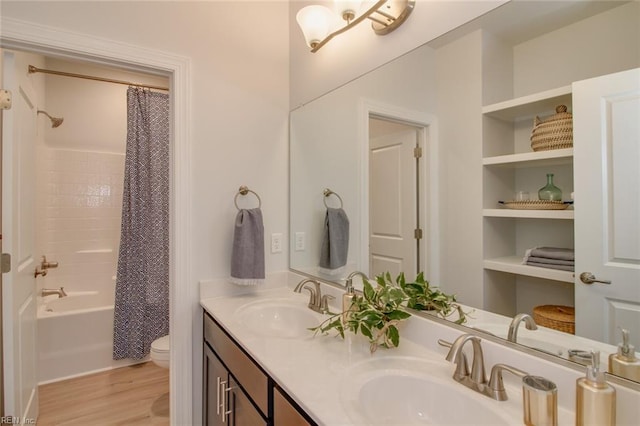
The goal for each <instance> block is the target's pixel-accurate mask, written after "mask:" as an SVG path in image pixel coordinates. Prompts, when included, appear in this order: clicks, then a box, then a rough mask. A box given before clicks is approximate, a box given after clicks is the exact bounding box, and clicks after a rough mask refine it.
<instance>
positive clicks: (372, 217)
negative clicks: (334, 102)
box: [369, 123, 419, 279]
mask: <svg viewBox="0 0 640 426" xmlns="http://www.w3.org/2000/svg"><path fill="white" fill-rule="evenodd" d="M394 124H395V123H394ZM395 125H396V126H398V124H395ZM402 127H403V130H401V131H400V132H395V133H391V134H385V135H382V136H378V137H371V138H370V140H369V274H370V276H376V275H378V274H380V273H382V272H386V271H389V272H390V273H391V276H392V277H394V278H395V277H396V276H397V275H398V274H399V273H400V272H404V273H405V275H407V277H408V278H410V279H411V278H413V277H415V274H416V273H417V269H418V267H419V265H418V242H417V240H416V238H415V233H414V232H415V230H416V228H417V218H418V212H417V206H418V199H417V196H418V191H417V170H418V169H417V159H416V157H415V155H414V149H415V148H416V146H417V143H418V140H419V139H418V132H419V130H418V129H417V128H413V127H410V126H406V125H403V126H402Z"/></svg>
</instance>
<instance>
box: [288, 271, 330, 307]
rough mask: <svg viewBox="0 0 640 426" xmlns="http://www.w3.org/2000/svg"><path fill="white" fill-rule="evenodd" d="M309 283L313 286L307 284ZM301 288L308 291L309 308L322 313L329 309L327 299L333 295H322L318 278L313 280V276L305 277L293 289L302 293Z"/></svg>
mask: <svg viewBox="0 0 640 426" xmlns="http://www.w3.org/2000/svg"><path fill="white" fill-rule="evenodd" d="M309 284H313V287H311V286H309ZM302 289H305V290H307V291H309V304H308V306H309V309H312V310H314V311H315V312H319V313H321V314H324V313H326V312H328V311H329V300H331V299H333V298H334V297H333V296H331V295H329V294H325V295H324V296H323V295H322V291H321V290H320V282H319V281H318V280H314V279H313V278H306V279H304V280H302V281H300V282H299V283H298V285H296V287H295V288H294V289H293V291H294V292H296V293H302Z"/></svg>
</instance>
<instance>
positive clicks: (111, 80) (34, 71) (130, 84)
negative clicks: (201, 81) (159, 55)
mask: <svg viewBox="0 0 640 426" xmlns="http://www.w3.org/2000/svg"><path fill="white" fill-rule="evenodd" d="M36 72H41V73H44V74H53V75H61V76H64V77H76V78H84V79H85V80H95V81H104V82H107V83H116V84H126V85H127V86H137V87H144V88H146V89H156V90H166V91H169V88H168V87H162V86H151V85H149V84H138V83H131V82H130V81H124V80H114V79H111V78H103V77H94V76H92V75H84V74H74V73H71V72H63V71H54V70H47V69H43V68H37V67H34V66H33V65H29V74H33V73H36Z"/></svg>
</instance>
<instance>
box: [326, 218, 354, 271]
mask: <svg viewBox="0 0 640 426" xmlns="http://www.w3.org/2000/svg"><path fill="white" fill-rule="evenodd" d="M348 252H349V218H348V217H347V214H346V213H345V211H344V210H342V209H341V208H332V207H327V213H326V215H325V218H324V229H323V235H322V246H321V247H320V268H319V270H320V272H321V273H323V274H329V275H335V274H339V273H341V272H342V269H343V267H344V266H345V265H346V264H347V254H348Z"/></svg>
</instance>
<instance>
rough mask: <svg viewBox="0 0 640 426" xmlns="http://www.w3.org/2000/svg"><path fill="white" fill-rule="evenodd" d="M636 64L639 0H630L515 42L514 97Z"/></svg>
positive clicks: (639, 60)
mask: <svg viewBox="0 0 640 426" xmlns="http://www.w3.org/2000/svg"><path fill="white" fill-rule="evenodd" d="M639 64H640V2H637V1H633V2H630V3H628V4H625V5H623V6H620V7H616V8H615V9H611V10H609V11H607V12H603V13H601V14H599V15H595V16H593V17H591V18H588V19H584V20H582V21H579V22H577V23H575V24H573V25H568V26H566V27H564V28H560V29H559V30H556V31H552V32H550V33H547V34H545V35H542V36H540V37H537V38H534V39H532V40H529V41H526V42H524V43H521V44H519V45H517V46H515V47H514V48H513V75H514V84H513V86H514V96H516V97H517V96H524V95H528V94H530V93H535V92H539V91H543V90H548V89H554V88H556V87H561V86H565V85H569V84H571V83H572V82H574V81H579V80H584V79H587V78H591V77H596V76H599V75H605V74H610V73H614V72H617V71H622V70H626V69H631V68H635V67H637V66H638V65H639Z"/></svg>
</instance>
